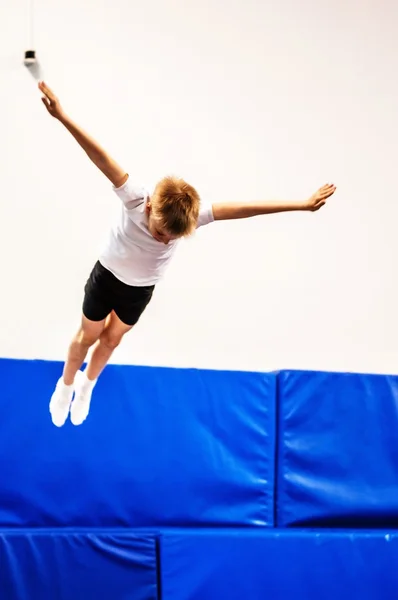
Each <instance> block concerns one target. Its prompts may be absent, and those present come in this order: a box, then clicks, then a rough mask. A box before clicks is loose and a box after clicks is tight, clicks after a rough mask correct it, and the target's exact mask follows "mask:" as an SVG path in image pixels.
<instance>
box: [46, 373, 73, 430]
mask: <svg viewBox="0 0 398 600" xmlns="http://www.w3.org/2000/svg"><path fill="white" fill-rule="evenodd" d="M72 397H73V385H65V383H64V380H63V378H62V377H61V378H60V379H59V380H58V382H57V385H56V386H55V390H54V392H53V395H52V396H51V400H50V407H49V408H50V414H51V420H52V422H53V423H54V425H55V426H56V427H62V425H64V423H65V421H66V419H67V418H68V415H69V409H70V405H71V402H72Z"/></svg>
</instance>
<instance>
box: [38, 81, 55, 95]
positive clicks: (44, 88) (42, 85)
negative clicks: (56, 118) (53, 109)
mask: <svg viewBox="0 0 398 600" xmlns="http://www.w3.org/2000/svg"><path fill="white" fill-rule="evenodd" d="M39 89H40V90H41V91H42V92H43V94H45V95H46V96H47V98H49V99H50V100H55V94H54V92H53V91H52V90H51V89H50V88H49V87H48V85H47V84H45V83H44V81H40V83H39Z"/></svg>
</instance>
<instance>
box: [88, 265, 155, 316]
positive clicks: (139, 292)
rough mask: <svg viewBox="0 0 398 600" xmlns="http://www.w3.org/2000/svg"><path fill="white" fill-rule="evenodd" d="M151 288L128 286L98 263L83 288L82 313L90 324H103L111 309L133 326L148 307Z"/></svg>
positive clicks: (152, 287)
mask: <svg viewBox="0 0 398 600" xmlns="http://www.w3.org/2000/svg"><path fill="white" fill-rule="evenodd" d="M154 288H155V286H154V285H148V286H144V287H136V286H133V285H127V284H126V283H123V282H122V281H119V279H117V277H115V276H114V275H113V273H111V272H110V271H108V269H105V267H103V266H102V264H101V263H100V262H99V261H98V262H96V264H95V265H94V268H93V270H92V271H91V273H90V277H89V278H88V280H87V283H86V285H85V288H84V292H85V296H84V300H83V314H84V316H85V317H86V318H87V319H89V320H90V321H102V320H103V319H105V318H106V317H107V316H108V315H109V314H110V313H111V312H112V310H113V311H115V313H116V314H117V316H118V317H119V319H120V320H121V321H122V322H123V323H125V324H126V325H135V324H136V323H137V321H138V319H139V318H140V316H141V315H142V313H143V312H144V310H145V308H146V307H147V305H148V304H149V302H150V300H151V298H152V294H153V290H154Z"/></svg>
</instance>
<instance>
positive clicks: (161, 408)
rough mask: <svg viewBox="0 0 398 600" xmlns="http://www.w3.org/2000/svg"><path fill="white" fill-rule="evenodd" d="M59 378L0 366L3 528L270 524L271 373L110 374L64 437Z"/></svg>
mask: <svg viewBox="0 0 398 600" xmlns="http://www.w3.org/2000/svg"><path fill="white" fill-rule="evenodd" d="M61 370H62V364H61V363H57V362H46V361H22V360H21V361H19V360H5V359H3V360H0V381H1V392H0V413H1V423H0V490H1V495H0V526H3V527H55V526H59V527H71V526H73V527H97V526H98V527H120V526H122V527H124V526H127V527H141V526H144V527H146V526H160V525H163V526H170V525H173V526H184V525H188V526H193V525H197V526H204V525H259V526H272V525H273V516H274V501H273V494H274V453H275V387H276V375H272V374H260V373H244V372H242V373H239V372H223V371H198V370H191V369H186V370H184V369H166V368H150V367H133V366H115V365H110V366H108V367H107V368H106V369H105V371H104V373H103V375H102V377H101V378H100V380H99V383H98V385H97V387H96V388H95V389H94V394H93V399H92V405H91V412H90V415H89V417H88V419H87V421H86V422H85V423H83V425H81V426H80V427H74V426H73V425H72V424H71V423H70V422H69V421H68V422H67V424H66V425H65V426H64V427H63V428H60V429H59V428H56V427H54V426H53V424H52V423H51V420H50V415H49V412H48V403H49V400H50V397H51V394H52V392H53V389H54V386H55V384H56V381H57V379H58V377H59V376H60V374H61Z"/></svg>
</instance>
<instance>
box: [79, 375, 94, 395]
mask: <svg viewBox="0 0 398 600" xmlns="http://www.w3.org/2000/svg"><path fill="white" fill-rule="evenodd" d="M96 383H97V380H96V379H89V378H88V377H87V375H86V372H84V373H83V384H82V390H83V391H84V392H88V391H92V389H93V387H94V386H95V384H96Z"/></svg>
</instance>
